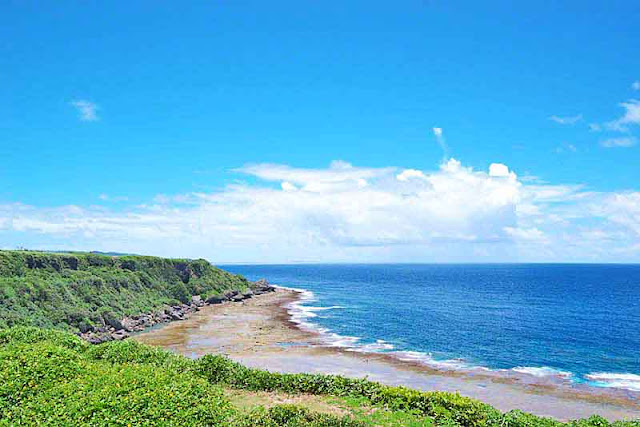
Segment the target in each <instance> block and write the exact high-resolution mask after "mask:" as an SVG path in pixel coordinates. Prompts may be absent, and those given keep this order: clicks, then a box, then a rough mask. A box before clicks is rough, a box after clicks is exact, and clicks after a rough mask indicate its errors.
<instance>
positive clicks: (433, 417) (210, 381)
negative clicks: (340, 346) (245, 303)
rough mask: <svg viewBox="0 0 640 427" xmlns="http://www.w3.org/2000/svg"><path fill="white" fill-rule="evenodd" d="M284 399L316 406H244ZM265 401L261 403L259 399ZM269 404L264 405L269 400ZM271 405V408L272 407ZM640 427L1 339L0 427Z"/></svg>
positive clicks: (19, 335)
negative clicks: (284, 396)
mask: <svg viewBox="0 0 640 427" xmlns="http://www.w3.org/2000/svg"><path fill="white" fill-rule="evenodd" d="M273 392H286V393H288V394H289V395H291V396H296V395H300V393H305V396H312V397H313V396H318V398H316V399H315V401H316V402H317V401H320V400H321V401H323V402H324V404H325V405H333V406H334V407H337V409H336V410H335V411H330V412H333V413H327V412H326V411H324V412H323V411H318V410H315V409H317V407H318V406H317V404H311V405H305V404H304V402H305V401H309V400H312V401H313V400H314V399H313V398H312V399H305V398H302V399H300V401H299V402H296V403H297V404H295V405H292V404H279V405H278V404H276V405H273V406H271V405H265V404H264V400H262V401H259V402H258V403H259V404H258V405H251V404H249V405H246V404H245V405H241V404H239V402H240V401H242V400H243V399H245V398H249V399H251V398H252V397H251V396H253V399H254V401H255V399H256V398H255V396H261V397H260V398H261V399H265V398H268V397H269V396H270V395H269V393H273ZM259 393H262V394H259ZM265 396H266V397H265ZM265 406H268V407H265ZM34 424H47V425H97V426H101V425H105V426H106V425H115V426H117V425H123V426H124V425H199V426H201V425H230V426H283V425H284V426H345V427H346V426H366V425H414V426H418V425H425V426H460V425H462V426H506V427H521V426H522V427H525V426H554V427H556V426H568V425H569V426H575V427H586V426H594V427H595V426H610V425H614V426H640V424H639V423H632V422H626V423H625V422H617V423H613V424H610V423H609V422H607V421H606V420H604V419H602V418H600V417H597V416H594V417H591V418H589V419H588V420H580V421H575V422H572V423H568V424H564V423H560V422H557V421H554V420H551V419H546V418H540V417H536V416H533V415H530V414H525V413H522V412H519V411H512V412H509V413H506V414H503V413H501V412H499V411H498V410H496V409H494V408H492V407H491V406H489V405H486V404H483V403H481V402H478V401H476V400H473V399H468V398H465V397H461V396H459V395H457V394H452V393H445V392H420V391H416V390H411V389H407V388H404V387H388V386H384V385H381V384H378V383H374V382H370V381H366V380H356V379H347V378H343V377H339V376H332V375H308V374H277V373H269V372H266V371H261V370H256V369H250V368H247V367H244V366H242V365H240V364H237V363H235V362H232V361H230V360H229V359H226V358H224V357H221V356H205V357H203V358H201V359H198V360H190V359H187V358H184V357H182V356H178V355H174V354H172V353H169V352H167V351H164V350H161V349H157V348H153V347H148V346H145V345H143V344H139V343H137V342H135V341H131V340H125V341H117V342H110V343H105V344H100V345H95V346H91V345H89V344H87V343H85V342H84V341H82V340H81V339H80V338H78V337H76V336H74V335H72V334H69V333H66V332H61V331H54V330H43V329H37V328H29V327H16V328H10V329H4V330H0V426H1V425H34Z"/></svg>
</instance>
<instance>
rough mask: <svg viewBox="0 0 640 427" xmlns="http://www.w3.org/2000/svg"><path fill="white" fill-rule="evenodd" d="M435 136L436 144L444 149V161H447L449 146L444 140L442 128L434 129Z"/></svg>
mask: <svg viewBox="0 0 640 427" xmlns="http://www.w3.org/2000/svg"><path fill="white" fill-rule="evenodd" d="M433 135H434V136H435V137H436V142H437V143H438V145H439V146H440V149H442V159H443V161H444V160H447V159H448V158H449V146H448V145H447V141H446V140H445V139H444V133H443V132H442V128H433Z"/></svg>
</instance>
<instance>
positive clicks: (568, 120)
mask: <svg viewBox="0 0 640 427" xmlns="http://www.w3.org/2000/svg"><path fill="white" fill-rule="evenodd" d="M549 120H551V121H553V122H556V123H558V124H561V125H575V124H576V123H578V122H579V121H581V120H582V114H578V115H576V116H565V117H561V116H551V117H549Z"/></svg>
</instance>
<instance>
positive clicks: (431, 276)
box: [222, 264, 640, 391]
mask: <svg viewBox="0 0 640 427" xmlns="http://www.w3.org/2000/svg"><path fill="white" fill-rule="evenodd" d="M222 268H225V269H227V270H229V271H232V272H234V273H239V274H242V275H244V276H246V277H247V278H248V279H250V280H256V279H259V278H263V277H264V278H267V279H268V280H269V281H270V282H271V283H273V284H277V285H281V286H285V287H291V288H298V289H304V290H307V291H309V292H308V293H307V294H306V295H307V297H306V299H305V300H304V301H303V302H302V304H300V305H299V306H298V314H297V316H298V317H299V321H300V322H302V323H303V324H305V325H307V326H313V327H316V328H317V329H318V330H319V331H321V332H322V333H324V334H325V335H326V336H327V337H328V338H331V339H333V341H334V343H335V344H336V345H342V346H346V347H353V348H354V349H355V350H356V351H379V352H394V353H395V354H398V355H400V356H401V357H406V358H410V357H414V358H416V359H421V360H424V361H426V362H429V363H432V364H434V365H436V366H442V367H445V368H447V367H448V368H452V369H455V368H465V367H470V366H473V367H484V368H488V369H492V370H510V371H516V372H523V373H527V374H531V375H534V376H544V375H559V376H565V377H566V378H569V379H570V381H574V382H580V383H588V384H590V385H594V386H602V387H615V388H623V389H628V390H636V391H640V265H593V264H584V265H579V264H501V265H499V264H493V265H487V264H481V265H478V264H474V265H449V264H446V265H408V264H393V265H229V266H222Z"/></svg>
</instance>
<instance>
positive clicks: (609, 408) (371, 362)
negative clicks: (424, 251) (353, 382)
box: [134, 289, 640, 420]
mask: <svg viewBox="0 0 640 427" xmlns="http://www.w3.org/2000/svg"><path fill="white" fill-rule="evenodd" d="M299 298H300V295H299V293H298V292H295V291H292V290H286V289H278V290H277V291H276V292H273V293H269V294H265V295H261V296H258V297H255V298H252V299H249V300H245V301H243V302H240V303H223V304H218V305H210V306H206V307H204V308H202V309H201V310H200V311H199V312H197V313H195V314H194V315H193V316H192V317H190V318H189V319H187V320H183V321H178V322H173V323H169V324H165V325H163V326H161V327H157V328H153V329H151V330H149V331H146V332H144V333H141V334H138V335H136V336H135V337H134V339H136V340H138V341H140V342H143V343H146V344H150V345H154V346H160V347H164V348H166V349H170V350H172V351H174V352H177V353H180V354H183V355H185V356H187V357H192V358H196V357H200V356H202V355H205V354H224V355H226V356H228V357H230V358H231V359H233V360H235V361H238V362H240V363H243V364H244V365H246V366H251V367H255V368H260V369H267V370H270V371H278V372H291V373H297V372H309V373H325V374H339V375H344V376H349V377H357V378H362V377H367V378H368V379H370V380H372V381H379V382H381V383H384V384H389V385H404V386H408V387H413V388H416V389H420V390H443V391H458V392H460V394H462V395H465V396H469V397H473V398H476V399H479V400H482V401H484V402H486V403H489V404H491V405H493V406H495V407H496V408H498V409H500V410H502V411H508V410H511V409H521V410H523V411H526V412H531V413H534V414H536V415H540V416H548V417H553V418H556V419H559V420H569V419H575V418H585V417H588V416H590V415H593V414H599V415H602V416H604V417H605V418H608V419H610V420H620V419H639V418H640V404H639V401H638V396H637V394H634V393H629V392H626V391H624V390H615V389H605V388H595V387H587V386H584V385H582V386H580V385H572V384H569V383H568V382H567V383H566V384H558V383H555V382H551V380H545V379H535V378H530V377H528V376H522V375H517V374H515V373H514V374H513V375H498V374H496V373H493V372H491V371H487V372H483V371H467V372H465V371H453V370H438V369H434V368H432V367H429V366H426V365H424V364H421V363H419V362H416V361H413V362H412V361H402V360H399V359H398V358H397V357H394V356H393V355H390V354H385V353H361V352H354V351H349V350H347V349H344V348H337V347H331V346H329V345H327V342H326V340H325V339H324V337H323V336H322V335H320V334H318V333H314V332H312V331H304V330H301V329H300V328H299V327H298V326H297V325H296V324H295V323H293V322H291V319H290V315H289V312H288V309H287V307H288V306H290V304H291V303H293V302H295V301H297V300H298V299H299Z"/></svg>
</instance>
